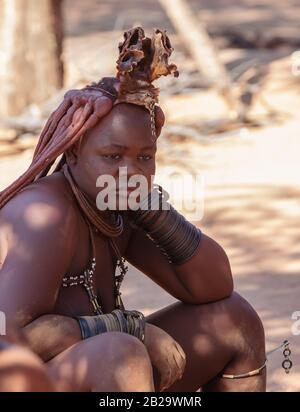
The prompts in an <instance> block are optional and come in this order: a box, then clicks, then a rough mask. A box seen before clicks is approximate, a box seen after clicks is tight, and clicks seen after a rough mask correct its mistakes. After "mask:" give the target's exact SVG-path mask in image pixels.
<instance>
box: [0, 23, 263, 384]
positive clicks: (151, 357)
mask: <svg viewBox="0 0 300 412" xmlns="http://www.w3.org/2000/svg"><path fill="white" fill-rule="evenodd" d="M172 50H173V49H172V47H171V44H170V41H169V38H168V37H167V35H166V33H165V32H163V31H160V30H155V31H154V34H153V36H152V38H148V37H145V34H144V31H143V29H142V28H139V27H137V28H134V29H132V30H129V31H128V32H125V34H124V41H123V43H121V44H120V45H119V53H120V54H119V58H118V61H117V77H116V78H103V79H102V80H100V81H99V82H98V83H93V84H91V85H89V86H87V87H85V88H83V89H81V90H71V91H69V92H67V93H66V94H65V97H64V100H63V102H62V103H61V105H60V106H59V107H58V108H57V109H56V110H55V111H54V112H53V113H52V114H51V116H50V118H49V119H48V121H47V123H46V125H45V127H44V129H43V131H42V133H41V136H40V138H39V141H38V144H37V146H36V149H35V152H34V155H33V160H32V163H31V165H30V166H29V168H28V170H27V171H26V172H25V173H24V174H23V175H22V176H21V177H19V178H18V179H17V180H16V181H15V182H14V183H13V184H12V185H10V186H9V187H8V188H7V189H5V190H4V191H3V192H2V193H1V194H0V309H1V310H2V311H3V312H5V314H6V316H7V321H8V322H9V321H10V319H11V320H12V321H13V322H16V324H17V325H18V327H19V328H21V329H22V331H23V333H24V334H25V336H26V339H27V341H28V342H29V345H30V348H31V350H33V351H34V352H35V353H36V354H38V355H39V356H40V357H41V358H42V359H43V361H44V362H45V363H46V364H47V368H48V371H49V374H50V376H51V378H52V379H53V380H54V382H56V384H57V386H58V387H59V388H60V390H71V391H112V392H126V391H147V392H151V391H173V392H180V391H190V392H194V391H197V390H198V389H199V388H202V390H203V391H264V390H265V382H266V369H265V342H264V330H263V327H262V324H261V321H260V319H259V317H258V315H257V314H256V312H255V311H254V309H253V308H252V307H251V306H250V305H249V303H248V302H247V301H245V300H244V299H243V298H242V297H241V296H240V295H239V294H237V293H236V292H234V291H233V281H232V275H231V270H230V264H229V261H228V258H227V256H226V253H225V252H224V250H223V249H222V247H221V246H220V245H219V244H218V243H217V242H216V241H214V240H213V239H211V238H210V237H209V236H207V235H205V234H204V233H203V232H202V231H201V230H200V228H198V227H196V226H195V225H193V224H192V223H191V222H189V221H188V220H187V219H186V218H185V217H184V216H183V215H181V214H180V213H179V212H178V211H177V210H176V209H175V208H174V207H173V206H172V205H169V208H165V207H162V205H166V204H168V202H167V200H166V197H165V195H164V193H165V192H164V190H163V188H162V187H160V186H155V185H153V184H152V183H151V182H152V176H154V174H155V154H156V149H157V138H158V137H159V134H160V132H161V129H162V127H163V124H164V115H163V112H162V110H161V108H159V106H157V104H156V103H157V102H158V89H157V88H155V87H154V86H153V85H152V82H153V80H155V79H157V78H158V77H160V76H161V75H167V74H172V73H173V74H174V75H176V74H177V70H176V69H177V68H176V66H175V65H174V64H169V62H168V59H169V57H170V55H171V52H172ZM124 168H125V169H126V172H127V179H128V180H129V179H130V178H131V177H133V176H136V175H139V176H144V177H145V178H146V180H147V182H148V183H149V191H148V192H147V195H146V196H144V197H142V196H141V193H140V198H139V199H140V207H138V208H135V209H129V208H127V209H126V208H125V209H124V208H122V209H121V208H120V207H119V203H118V202H117V207H116V208H115V209H114V210H113V209H107V210H101V208H99V207H97V204H96V199H97V197H98V194H99V192H101V190H105V188H104V187H102V189H101V188H99V187H98V186H99V185H98V186H97V179H98V177H99V176H103V175H109V176H112V177H113V178H114V179H115V181H116V182H119V180H120V177H121V174H120V170H124ZM116 194H119V195H120V196H123V197H124V196H125V198H126V199H128V196H129V195H131V194H132V189H130V188H128V192H127V194H126V192H125V194H124V188H122V187H121V188H119V189H118V190H117V191H116ZM126 196H127V197H126ZM154 204H156V205H157V204H158V205H159V207H156V208H154V207H152V205H154ZM142 205H143V207H142ZM145 205H146V206H147V207H144V206H145ZM125 260H126V261H128V262H130V263H131V264H132V265H134V266H135V267H137V268H138V269H139V270H140V271H141V272H142V273H144V274H145V275H146V276H148V277H149V278H151V279H152V280H153V281H154V282H156V283H157V284H158V285H159V286H160V287H162V288H163V289H164V290H165V291H167V292H168V293H169V294H170V295H172V296H173V297H175V298H176V299H177V301H176V302H175V303H173V304H171V305H169V306H167V307H164V308H162V309H161V310H158V311H156V312H154V313H152V314H150V315H149V316H144V315H143V313H141V312H140V311H138V310H127V309H125V308H124V304H123V302H122V299H121V292H120V286H121V282H122V279H123V277H124V275H125V273H126V271H127V266H126V264H125ZM141 276H142V274H141ZM141 293H142V291H141Z"/></svg>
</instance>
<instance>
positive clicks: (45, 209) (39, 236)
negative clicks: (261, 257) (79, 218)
mask: <svg viewBox="0 0 300 412" xmlns="http://www.w3.org/2000/svg"><path fill="white" fill-rule="evenodd" d="M17 197H18V199H16V200H15V201H11V202H9V203H8V204H7V205H6V206H5V210H4V209H3V210H1V219H0V230H3V231H4V232H5V238H6V249H7V252H6V256H5V259H4V262H3V265H2V267H1V269H0V310H1V311H2V312H4V313H5V315H6V317H7V319H14V320H15V321H16V323H17V324H18V325H19V326H24V325H26V324H28V323H29V322H31V321H32V320H33V319H35V318H36V317H38V316H40V315H42V314H45V313H49V311H51V309H52V308H53V306H54V304H55V300H56V298H57V293H58V290H59V287H60V282H61V278H62V276H63V274H64V272H65V271H66V270H67V269H68V266H69V264H70V261H71V258H72V256H73V252H74V251H73V248H74V245H73V239H74V238H75V236H74V234H72V230H74V227H76V225H75V224H74V216H72V213H70V214H69V216H66V215H65V209H64V208H63V207H62V204H55V202H54V203H53V199H49V197H48V196H47V195H43V194H42V195H41V194H37V195H35V194H32V193H31V194H28V193H26V194H25V193H24V195H23V196H20V195H19V196H17Z"/></svg>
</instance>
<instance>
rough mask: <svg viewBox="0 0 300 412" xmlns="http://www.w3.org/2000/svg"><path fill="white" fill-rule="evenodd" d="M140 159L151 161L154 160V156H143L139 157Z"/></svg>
mask: <svg viewBox="0 0 300 412" xmlns="http://www.w3.org/2000/svg"><path fill="white" fill-rule="evenodd" d="M139 158H140V159H142V160H150V159H152V156H150V155H142V156H139Z"/></svg>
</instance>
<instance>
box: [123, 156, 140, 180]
mask: <svg viewBox="0 0 300 412" xmlns="http://www.w3.org/2000/svg"><path fill="white" fill-rule="evenodd" d="M140 173H141V170H140V168H139V166H138V165H137V162H135V161H134V160H128V161H125V162H124V163H123V164H122V165H121V166H119V177H121V176H127V178H128V179H129V178H130V177H131V176H134V175H137V174H140Z"/></svg>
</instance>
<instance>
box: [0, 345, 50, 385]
mask: <svg viewBox="0 0 300 412" xmlns="http://www.w3.org/2000/svg"><path fill="white" fill-rule="evenodd" d="M52 391H54V385H53V383H52V382H51V379H50V378H49V376H48V373H47V368H46V367H45V365H44V364H43V362H42V361H41V360H40V359H39V358H38V357H37V356H36V355H35V354H34V353H32V352H31V351H29V350H28V349H27V348H25V347H23V346H19V345H13V346H9V347H7V348H5V349H4V350H1V351H0V392H52Z"/></svg>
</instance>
